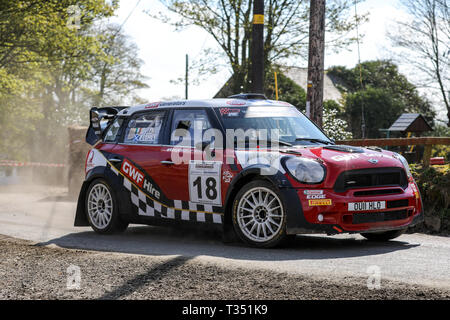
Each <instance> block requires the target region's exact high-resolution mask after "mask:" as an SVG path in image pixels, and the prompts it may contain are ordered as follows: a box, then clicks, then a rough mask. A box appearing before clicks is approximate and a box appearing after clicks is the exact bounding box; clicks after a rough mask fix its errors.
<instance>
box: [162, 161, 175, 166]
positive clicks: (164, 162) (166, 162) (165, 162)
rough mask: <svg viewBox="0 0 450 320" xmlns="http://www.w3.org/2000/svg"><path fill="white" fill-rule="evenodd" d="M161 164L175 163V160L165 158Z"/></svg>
mask: <svg viewBox="0 0 450 320" xmlns="http://www.w3.org/2000/svg"><path fill="white" fill-rule="evenodd" d="M161 164H167V165H172V164H175V162H173V161H170V160H163V161H161Z"/></svg>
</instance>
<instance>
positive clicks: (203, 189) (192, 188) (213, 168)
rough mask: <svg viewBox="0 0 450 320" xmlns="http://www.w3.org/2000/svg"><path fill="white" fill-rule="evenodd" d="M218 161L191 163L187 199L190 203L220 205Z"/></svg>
mask: <svg viewBox="0 0 450 320" xmlns="http://www.w3.org/2000/svg"><path fill="white" fill-rule="evenodd" d="M221 167H222V163H221V162H218V161H191V162H190V164H189V197H190V200H191V201H192V202H199V203H207V204H219V205H220V204H221V197H220V195H221V193H220V173H221Z"/></svg>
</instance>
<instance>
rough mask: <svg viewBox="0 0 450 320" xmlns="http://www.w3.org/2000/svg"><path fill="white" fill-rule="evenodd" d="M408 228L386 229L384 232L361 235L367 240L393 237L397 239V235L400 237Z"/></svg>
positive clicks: (387, 239) (385, 239)
mask: <svg viewBox="0 0 450 320" xmlns="http://www.w3.org/2000/svg"><path fill="white" fill-rule="evenodd" d="M405 231H406V229H400V230H391V231H384V232H368V233H361V235H362V236H363V237H364V238H366V239H367V240H371V241H389V240H392V239H395V238H397V237H400V236H401V235H402V234H403V233H405Z"/></svg>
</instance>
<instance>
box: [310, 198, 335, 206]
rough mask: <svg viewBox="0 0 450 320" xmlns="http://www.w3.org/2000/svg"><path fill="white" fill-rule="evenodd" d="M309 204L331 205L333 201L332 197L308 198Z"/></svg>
mask: <svg viewBox="0 0 450 320" xmlns="http://www.w3.org/2000/svg"><path fill="white" fill-rule="evenodd" d="M308 204H309V205H310V206H311V207H312V206H331V205H332V204H333V202H332V201H331V199H315V200H308Z"/></svg>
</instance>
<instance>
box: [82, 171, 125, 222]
mask: <svg viewBox="0 0 450 320" xmlns="http://www.w3.org/2000/svg"><path fill="white" fill-rule="evenodd" d="M110 171H111V170H110V169H108V168H107V167H95V168H94V169H92V170H91V171H90V172H89V173H88V175H87V176H86V179H85V180H84V181H83V184H82V185H81V189H80V194H79V195H78V201H77V210H76V213H75V221H74V226H75V227H86V226H89V222H88V219H87V215H86V210H85V198H86V193H87V190H88V189H89V186H90V185H91V183H92V181H94V180H96V179H103V180H105V181H106V182H107V183H108V184H109V186H110V189H111V191H112V192H113V193H114V196H115V197H116V199H117V200H118V201H116V202H117V203H118V210H119V215H120V216H121V217H122V218H124V220H125V219H126V216H127V213H128V212H131V211H130V210H131V202H130V199H129V197H125V196H124V193H123V192H119V190H121V189H120V188H123V187H122V186H121V185H119V184H118V183H117V182H114V177H113V176H110V175H109V174H108V172H110ZM126 220H128V219H126Z"/></svg>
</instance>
